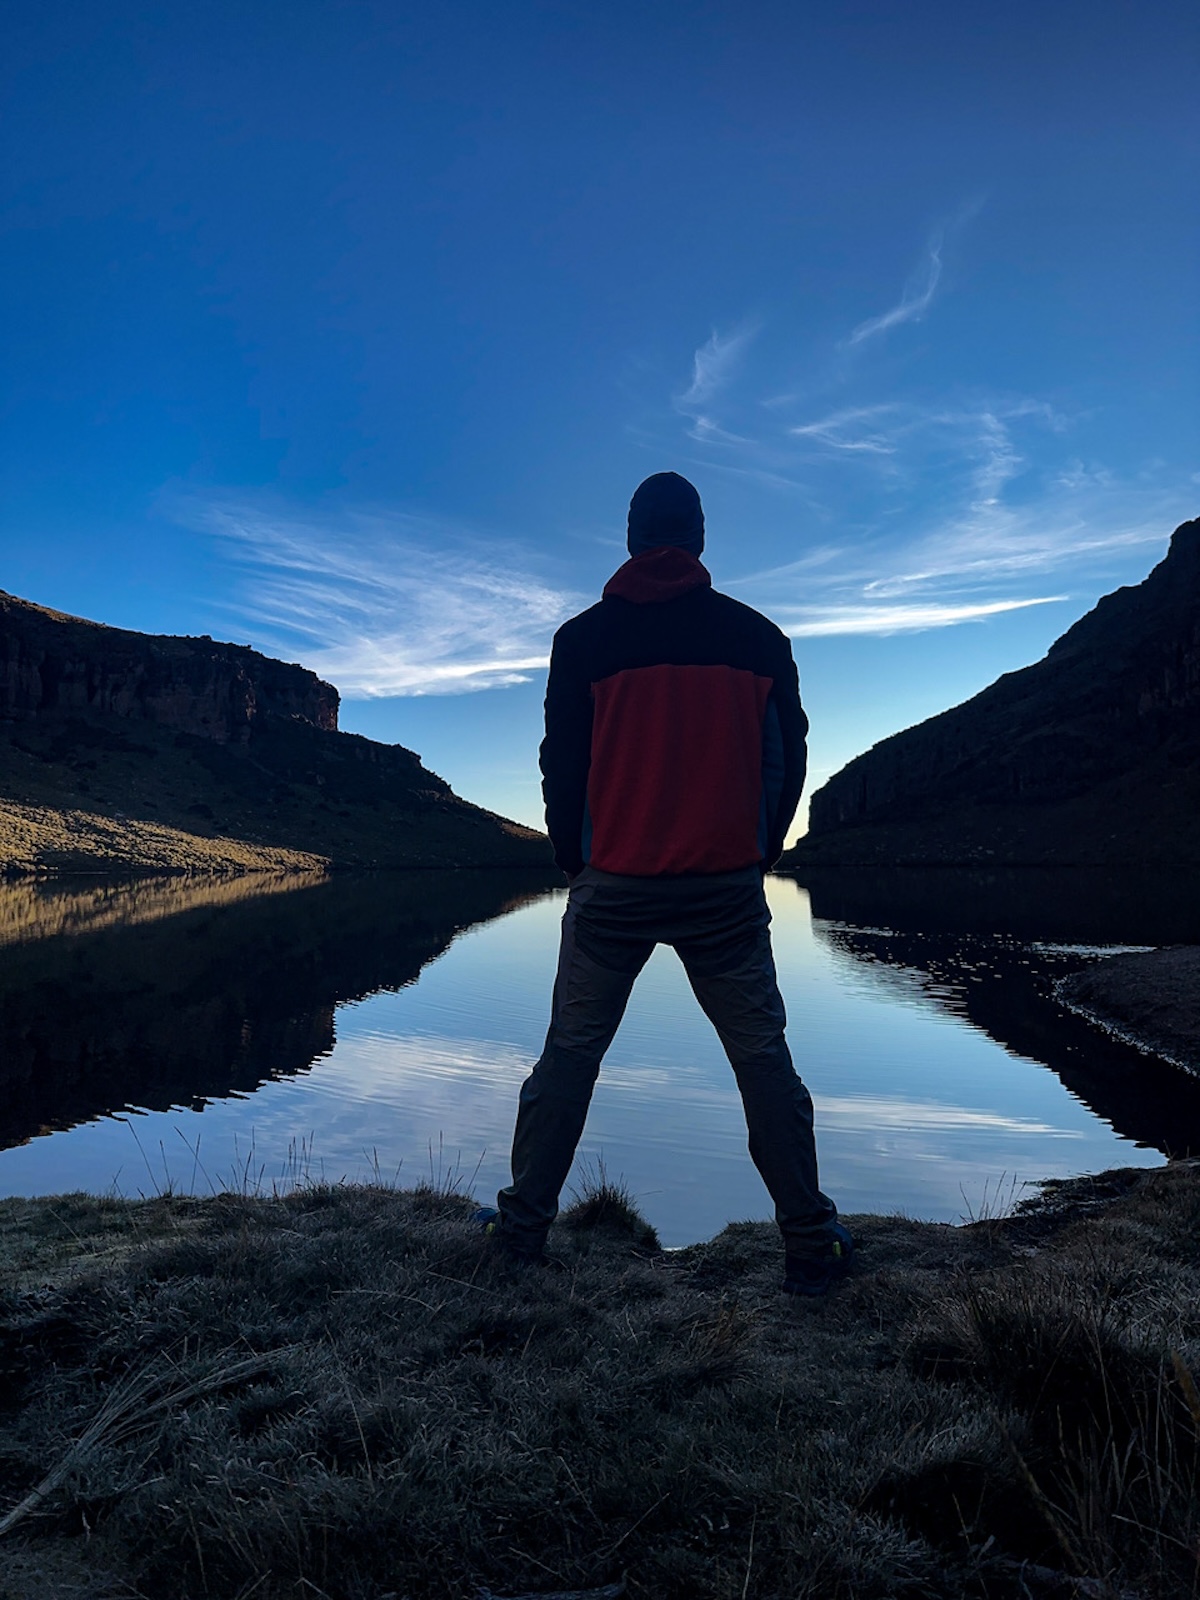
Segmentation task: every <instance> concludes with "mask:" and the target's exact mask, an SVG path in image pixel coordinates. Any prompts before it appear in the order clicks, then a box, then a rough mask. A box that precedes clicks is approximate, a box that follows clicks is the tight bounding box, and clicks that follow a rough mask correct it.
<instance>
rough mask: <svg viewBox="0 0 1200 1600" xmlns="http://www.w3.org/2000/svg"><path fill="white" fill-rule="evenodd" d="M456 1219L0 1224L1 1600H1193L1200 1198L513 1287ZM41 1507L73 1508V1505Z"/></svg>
mask: <svg viewBox="0 0 1200 1600" xmlns="http://www.w3.org/2000/svg"><path fill="white" fill-rule="evenodd" d="M469 1212H470V1204H469V1202H468V1201H467V1200H466V1199H464V1198H463V1197H462V1196H460V1195H456V1194H454V1193H450V1192H446V1190H445V1189H441V1190H438V1189H434V1188H424V1189H416V1190H412V1191H407V1192H401V1191H398V1190H393V1189H388V1188H384V1187H377V1188H368V1187H321V1186H303V1187H301V1188H299V1189H297V1190H296V1191H295V1192H294V1193H291V1194H287V1195H282V1196H278V1197H263V1196H258V1195H253V1194H250V1195H247V1194H228V1195H221V1196H217V1197H215V1198H212V1199H206V1200H194V1199H184V1198H179V1197H172V1196H163V1197H160V1198H158V1199H153V1200H148V1201H142V1202H125V1201H116V1200H112V1199H103V1200H100V1199H92V1198H88V1197H83V1196H68V1197H63V1198H60V1199H57V1200H45V1201H10V1202H6V1203H4V1204H3V1205H0V1248H2V1250H3V1259H4V1265H5V1272H4V1280H3V1281H4V1287H3V1298H2V1300H0V1406H2V1411H0V1517H2V1516H3V1515H4V1513H5V1512H8V1513H13V1512H15V1513H16V1517H15V1520H14V1521H13V1522H12V1525H11V1526H10V1527H9V1528H8V1530H7V1531H6V1532H5V1533H4V1534H3V1536H2V1539H0V1593H4V1594H5V1595H12V1596H14V1597H15V1596H30V1597H35V1596H46V1597H48V1596H51V1595H53V1596H64V1597H67V1596H74V1597H77V1600H84V1597H89V1600H98V1597H100V1596H117V1595H143V1596H147V1597H157V1596H166V1595H170V1596H172V1597H180V1600H186V1597H201V1596H208V1597H213V1600H225V1597H229V1600H234V1597H247V1600H248V1597H249V1596H251V1595H253V1596H255V1597H257V1600H279V1597H283V1596H288V1597H293V1596H295V1597H297V1600H298V1597H300V1596H313V1595H316V1596H321V1595H324V1596H327V1597H329V1600H365V1597H368V1596H370V1597H374V1600H383V1597H385V1596H389V1595H390V1596H394V1597H397V1600H399V1597H401V1596H409V1597H412V1600H424V1597H426V1596H436V1597H441V1596H446V1597H455V1600H459V1597H462V1600H468V1597H470V1600H473V1597H474V1596H476V1595H477V1594H478V1593H479V1592H480V1591H481V1590H488V1591H490V1592H491V1593H492V1594H493V1595H496V1596H508V1595H517V1594H520V1595H526V1594H529V1593H537V1594H545V1595H552V1594H556V1593H561V1592H562V1591H567V1590H579V1589H589V1588H599V1587H601V1586H604V1585H611V1584H620V1583H622V1582H624V1583H625V1585H626V1587H627V1593H628V1594H629V1595H631V1596H654V1597H656V1600H666V1597H675V1596H678V1597H680V1600H683V1597H685V1596H686V1597H689V1600H708V1597H712V1600H718V1597H722V1600H724V1597H728V1600H740V1597H747V1600H748V1597H750V1596H759V1597H775V1596H779V1597H784V1596H786V1597H797V1600H798V1597H803V1596H811V1597H814V1600H815V1597H822V1600H824V1597H830V1596H845V1597H854V1600H884V1597H893V1596H894V1597H900V1596H919V1595H920V1596H944V1597H946V1600H950V1597H954V1600H958V1597H960V1596H997V1597H999V1596H1004V1597H1010V1596H1011V1597H1013V1600H1016V1597H1018V1596H1025V1595H1031V1596H1039V1595H1045V1596H1052V1595H1066V1596H1074V1595H1079V1596H1109V1595H1112V1596H1116V1595H1119V1594H1122V1593H1135V1594H1137V1595H1139V1596H1143V1597H1152V1596H1160V1597H1163V1600H1165V1597H1168V1596H1170V1597H1172V1600H1174V1597H1177V1596H1183V1595H1191V1594H1195V1593H1197V1589H1198V1586H1197V1570H1196V1561H1197V1549H1198V1546H1197V1538H1198V1537H1200V1510H1198V1509H1197V1507H1198V1503H1200V1500H1198V1496H1197V1494H1196V1492H1195V1491H1196V1487H1197V1485H1196V1473H1197V1440H1198V1433H1200V1396H1198V1395H1197V1391H1196V1387H1195V1383H1194V1381H1193V1376H1192V1375H1193V1374H1197V1373H1200V1359H1198V1358H1200V1293H1198V1291H1200V1255H1198V1250H1197V1243H1196V1240H1197V1231H1198V1228H1197V1225H1198V1224H1200V1171H1198V1169H1197V1168H1196V1167H1193V1166H1192V1165H1190V1164H1188V1163H1177V1164H1174V1165H1172V1166H1170V1167H1167V1168H1165V1169H1157V1170H1154V1171H1149V1172H1144V1171H1137V1172H1126V1173H1119V1174H1109V1175H1107V1176H1106V1177H1104V1178H1102V1179H1083V1180H1079V1181H1077V1182H1075V1183H1071V1184H1059V1185H1053V1186H1049V1187H1048V1188H1047V1189H1046V1190H1045V1191H1044V1193H1043V1194H1042V1196H1040V1197H1039V1199H1038V1200H1037V1201H1035V1202H1034V1203H1033V1205H1032V1206H1022V1207H1018V1208H1017V1209H1016V1211H1015V1212H1014V1213H1013V1214H1012V1215H1010V1216H1006V1217H1003V1216H1002V1217H991V1218H988V1219H985V1220H983V1221H980V1222H977V1223H975V1224H973V1225H971V1226H968V1227H962V1228H953V1227H948V1226H942V1225H934V1224H923V1223H918V1222H914V1221H909V1220H905V1219H900V1218H880V1217H874V1218H869V1217H864V1218H855V1219H852V1226H853V1228H854V1231H855V1234H856V1236H857V1237H858V1239H859V1240H860V1246H861V1252H860V1260H859V1266H858V1270H857V1271H856V1272H855V1274H854V1275H853V1276H852V1277H851V1278H850V1279H849V1280H848V1281H847V1282H846V1283H845V1284H843V1285H842V1286H841V1287H840V1288H839V1289H838V1290H837V1291H836V1292H835V1293H834V1294H833V1295H832V1296H830V1298H829V1299H828V1300H826V1301H821V1302H815V1303H810V1302H801V1301H794V1300H789V1299H787V1298H785V1297H783V1296H782V1295H780V1293H779V1292H778V1280H779V1276H780V1272H779V1268H780V1264H781V1261H780V1247H779V1244H778V1240H777V1238H776V1236H775V1234H774V1231H773V1229H771V1228H770V1227H768V1226H767V1225H765V1224H760V1223H735V1224H732V1225H731V1226H729V1227H728V1228H726V1229H725V1230H724V1231H723V1232H722V1233H721V1234H719V1235H718V1236H717V1237H716V1238H715V1239H713V1240H712V1241H710V1242H709V1243H706V1244H702V1245H697V1246H694V1247H691V1248H689V1249H687V1250H682V1251H674V1252H663V1251H661V1250H659V1249H658V1247H657V1243H656V1240H655V1238H654V1235H653V1230H652V1229H651V1228H650V1227H649V1226H648V1224H647V1223H646V1222H645V1221H643V1219H641V1218H640V1217H638V1215H637V1213H636V1211H634V1210H632V1209H631V1207H630V1204H629V1201H628V1197H627V1196H624V1195H622V1194H621V1193H620V1192H619V1190H617V1189H613V1188H611V1187H608V1188H605V1187H604V1186H603V1185H601V1184H597V1185H594V1186H593V1187H592V1189H591V1191H590V1192H588V1193H585V1194H583V1195H581V1196H580V1197H579V1198H578V1200H577V1202H576V1203H575V1205H574V1206H573V1207H572V1208H571V1209H570V1210H569V1211H568V1212H567V1213H565V1215H564V1217H563V1218H562V1220H561V1222H560V1224H559V1225H558V1226H557V1227H556V1228H555V1230H554V1233H553V1235H552V1241H551V1257H552V1259H551V1262H550V1264H549V1265H548V1266H546V1267H545V1268H543V1269H540V1270H539V1269H532V1270H531V1269H523V1270H522V1269H515V1268H511V1267H507V1266H506V1265H505V1264H504V1262H503V1260H502V1259H498V1258H497V1256H496V1254H495V1252H494V1249H493V1248H492V1247H491V1246H490V1245H489V1244H488V1243H487V1242H486V1241H484V1240H483V1239H481V1238H480V1237H479V1236H478V1235H477V1234H476V1232H475V1230H474V1229H473V1227H472V1225H471V1223H470V1220H469ZM39 1489H44V1493H41V1494H39V1492H38V1491H39Z"/></svg>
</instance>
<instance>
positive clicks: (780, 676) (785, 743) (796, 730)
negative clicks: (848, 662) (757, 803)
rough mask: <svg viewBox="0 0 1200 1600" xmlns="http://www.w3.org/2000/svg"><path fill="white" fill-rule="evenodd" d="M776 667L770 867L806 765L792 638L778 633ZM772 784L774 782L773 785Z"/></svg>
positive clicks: (793, 809) (766, 860)
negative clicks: (777, 752) (777, 777)
mask: <svg viewBox="0 0 1200 1600" xmlns="http://www.w3.org/2000/svg"><path fill="white" fill-rule="evenodd" d="M781 646H782V648H781V652H780V663H779V668H778V670H777V671H776V673H775V674H774V678H775V682H774V687H773V688H772V690H771V696H770V699H771V704H772V706H773V708H774V711H775V715H776V717H777V719H778V728H779V738H780V743H781V746H782V751H781V754H782V764H783V772H782V778H781V781H780V782H779V784H778V787H777V798H776V797H775V796H772V799H773V802H774V803H773V805H772V807H771V816H770V818H769V820H768V827H767V849H766V855H765V858H764V861H763V867H764V869H765V870H769V869H770V868H771V867H773V866H774V865H775V863H776V862H777V861H778V860H779V858H780V856H781V855H782V854H783V841H784V839H785V838H786V836H787V831H788V829H789V828H790V827H791V825H792V819H793V818H794V817H795V815H796V807H797V806H798V805H799V804H800V795H801V793H802V792H803V789H804V775H805V772H806V771H807V768H808V718H807V717H806V716H805V714H804V708H803V706H802V705H801V704H800V678H799V674H798V673H797V671H796V662H795V660H794V658H793V656H792V646H791V641H790V640H789V639H788V638H787V636H786V635H782V636H781ZM772 787H773V788H775V787H776V786H775V785H772Z"/></svg>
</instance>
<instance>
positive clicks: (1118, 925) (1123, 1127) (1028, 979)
mask: <svg viewBox="0 0 1200 1600" xmlns="http://www.w3.org/2000/svg"><path fill="white" fill-rule="evenodd" d="M808 892H809V896H810V900H811V904H812V911H813V917H814V926H815V928H816V930H817V933H818V936H819V937H820V938H822V939H823V940H824V941H826V942H827V944H828V945H829V947H830V949H831V950H832V951H833V952H834V953H835V954H836V955H837V956H839V957H840V958H842V959H843V960H845V961H849V962H851V963H854V964H857V965H859V966H861V967H865V968H866V969H868V970H869V971H871V972H873V973H874V975H875V977H876V980H877V981H878V982H880V983H882V984H885V985H887V986H888V987H889V988H890V990H891V992H892V993H894V994H895V995H896V997H897V999H898V1000H901V1001H902V1000H904V999H905V998H908V999H910V1000H912V999H916V1000H918V1001H919V1003H921V1004H923V1005H933V1006H936V1007H938V1008H939V1009H941V1010H943V1011H945V1012H947V1013H948V1014H950V1015H952V1016H956V1017H963V1018H966V1019H967V1020H968V1021H970V1022H971V1023H972V1024H973V1025H974V1026H975V1027H977V1028H979V1029H980V1030H982V1031H983V1032H984V1033H986V1034H987V1035H988V1036H989V1037H990V1038H992V1039H995V1040H996V1042H997V1043H998V1044H1001V1045H1003V1046H1004V1048H1005V1049H1006V1050H1009V1051H1011V1052H1012V1053H1013V1054H1015V1055H1019V1056H1022V1057H1025V1058H1028V1059H1031V1060H1035V1061H1040V1062H1042V1063H1044V1064H1045V1065H1046V1066H1048V1067H1051V1068H1052V1069H1053V1070H1054V1071H1055V1072H1056V1073H1057V1074H1058V1076H1059V1078H1060V1079H1061V1080H1062V1082H1063V1083H1064V1084H1065V1085H1066V1087H1067V1088H1068V1089H1069V1090H1070V1091H1071V1092H1072V1093H1073V1094H1075V1095H1077V1096H1078V1097H1079V1098H1080V1099H1081V1100H1082V1101H1083V1102H1084V1103H1085V1104H1086V1105H1088V1106H1089V1107H1090V1108H1091V1109H1092V1110H1093V1111H1094V1112H1095V1113H1096V1115H1097V1116H1099V1117H1102V1118H1104V1120H1105V1121H1106V1122H1108V1123H1110V1124H1111V1125H1112V1127H1113V1128H1114V1129H1115V1130H1116V1131H1117V1132H1118V1133H1119V1134H1120V1135H1121V1136H1122V1137H1123V1138H1126V1139H1130V1140H1134V1141H1136V1142H1138V1143H1141V1144H1145V1145H1150V1146H1152V1147H1154V1148H1156V1149H1158V1150H1161V1151H1162V1152H1163V1154H1164V1155H1169V1156H1184V1155H1189V1154H1193V1153H1197V1152H1200V1082H1198V1081H1196V1080H1195V1079H1192V1078H1189V1077H1188V1076H1187V1075H1186V1074H1185V1073H1183V1072H1181V1071H1180V1070H1179V1069H1178V1068H1177V1067H1174V1066H1170V1065H1168V1064H1167V1063H1166V1062H1163V1061H1160V1060H1158V1059H1157V1058H1156V1057H1154V1056H1149V1055H1146V1054H1144V1053H1143V1052H1141V1051H1139V1050H1136V1049H1134V1048H1133V1047H1131V1046H1130V1045H1127V1044H1125V1043H1123V1042H1122V1041H1120V1040H1118V1039H1115V1038H1113V1037H1112V1036H1111V1035H1110V1034H1108V1033H1107V1032H1105V1031H1104V1030H1103V1029H1101V1028H1098V1027H1096V1026H1095V1025H1094V1024H1092V1023H1090V1022H1087V1021H1085V1020H1084V1019H1083V1018H1080V1017H1077V1016H1076V1015H1075V1014H1074V1013H1072V1012H1069V1011H1067V1010H1066V1009H1065V1008H1064V1007H1063V1006H1062V1005H1061V1004H1060V1003H1059V1002H1058V999H1057V997H1056V993H1055V990H1056V986H1057V984H1058V982H1059V981H1060V980H1061V979H1062V978H1064V977H1065V976H1066V975H1067V974H1068V973H1071V972H1076V971H1078V970H1079V968H1080V967H1082V966H1083V965H1085V964H1086V963H1087V962H1088V961H1089V960H1092V959H1094V958H1095V956H1096V955H1097V954H1098V953H1105V952H1111V951H1112V949H1113V948H1114V947H1120V946H1122V945H1129V946H1137V945H1142V944H1145V945H1157V944H1181V943H1195V942H1200V881H1197V880H1196V878H1195V876H1194V875H1192V876H1189V875H1188V874H1187V873H1174V874H1166V873H1161V872H1140V873H1136V874H1134V873H1130V874H1123V873H1121V872H1117V871H1111V870H1108V871H1105V870H1100V869H1089V868H1082V869H1081V868H1072V869H1070V870H1063V869H1058V870H1055V869H1050V868H1025V869H1010V870H1008V871H992V872H966V871H961V870H956V869H951V868H937V869H932V870H915V869H908V870H905V869H896V870H894V871H892V872H872V873H854V872H845V871H844V872H841V873H838V874H836V875H834V874H829V875H827V876H826V875H818V876H817V877H816V878H813V879H810V881H809V882H808ZM1097 947H1098V948H1097Z"/></svg>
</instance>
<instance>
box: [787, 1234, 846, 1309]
mask: <svg viewBox="0 0 1200 1600" xmlns="http://www.w3.org/2000/svg"><path fill="white" fill-rule="evenodd" d="M830 1234H831V1235H832V1238H831V1242H830V1245H829V1249H828V1250H827V1251H826V1252H825V1253H824V1254H823V1255H819V1256H801V1255H793V1254H792V1252H791V1251H790V1250H789V1251H788V1253H787V1256H786V1257H785V1259H784V1275H783V1283H782V1284H781V1286H780V1287H781V1288H782V1289H783V1292H784V1294H800V1295H806V1296H808V1297H809V1298H810V1299H816V1298H817V1297H818V1296H820V1295H823V1294H828V1293H829V1291H830V1289H832V1288H833V1286H834V1284H835V1283H837V1282H838V1281H839V1280H840V1279H842V1278H844V1277H845V1276H846V1274H847V1273H848V1272H849V1271H850V1263H851V1262H852V1261H853V1260H854V1240H853V1239H852V1238H851V1237H850V1233H849V1230H848V1229H847V1228H844V1227H843V1226H842V1224H841V1223H840V1222H835V1223H834V1224H833V1226H832V1227H831V1229H830Z"/></svg>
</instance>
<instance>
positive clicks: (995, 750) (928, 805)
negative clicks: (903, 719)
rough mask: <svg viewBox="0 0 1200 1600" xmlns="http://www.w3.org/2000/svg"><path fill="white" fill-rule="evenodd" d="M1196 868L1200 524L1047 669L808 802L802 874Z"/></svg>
mask: <svg viewBox="0 0 1200 1600" xmlns="http://www.w3.org/2000/svg"><path fill="white" fill-rule="evenodd" d="M985 861H995V862H997V863H1005V864H1019V863H1024V864H1030V865H1032V864H1047V863H1059V864H1066V863H1072V862H1074V863H1078V864H1081V865H1082V864H1105V863H1108V862H1116V861H1128V862H1145V863H1151V862H1158V863H1170V862H1186V863H1189V864H1192V863H1200V519H1196V520H1193V521H1190V522H1184V523H1182V524H1180V526H1179V527H1178V528H1177V529H1176V530H1175V532H1174V534H1173V536H1172V539H1171V544H1170V547H1169V549H1168V552H1167V555H1166V556H1165V557H1164V558H1163V560H1162V561H1161V562H1159V563H1158V565H1157V566H1156V567H1154V569H1153V570H1152V571H1151V572H1150V573H1149V575H1148V576H1147V577H1146V578H1145V579H1144V580H1143V581H1142V582H1141V583H1140V584H1135V585H1128V586H1125V587H1123V588H1120V589H1117V590H1115V591H1113V592H1112V593H1111V594H1108V595H1105V596H1104V597H1103V598H1102V599H1101V600H1099V601H1098V602H1097V604H1096V605H1095V606H1094V607H1093V608H1092V610H1091V611H1089V612H1087V613H1086V614H1085V615H1084V616H1083V617H1081V618H1079V620H1078V621H1077V622H1075V623H1074V624H1073V625H1072V626H1071V627H1070V628H1069V629H1068V630H1067V631H1066V632H1065V633H1064V634H1063V635H1062V636H1061V637H1060V638H1059V639H1057V640H1056V641H1055V643H1054V644H1053V645H1052V646H1051V647H1050V649H1049V650H1048V651H1047V653H1046V655H1045V656H1044V657H1043V658H1042V659H1041V660H1040V661H1037V662H1034V663H1032V664H1031V665H1029V666H1027V667H1022V668H1020V669H1018V670H1017V671H1014V672H1010V673H1005V674H1004V675H1003V676H1001V677H1000V678H998V679H997V680H996V682H995V683H993V684H990V685H989V686H988V687H987V688H986V689H984V690H982V691H981V692H980V693H979V694H977V695H974V696H972V697H971V699H969V700H967V701H964V702H963V703H962V704H961V705H958V706H953V707H951V708H950V709H948V710H947V711H944V712H941V713H940V714H939V715H937V716H935V717H930V718H928V719H927V720H926V721H924V722H922V723H918V724H917V725H916V726H915V727H912V728H908V729H905V730H904V731H903V732H900V733H896V734H893V735H891V737H890V738H887V739H884V740H881V741H880V743H879V744H876V745H874V746H872V747H871V749H869V750H867V751H864V752H863V754H862V755H860V756H857V757H855V759H854V760H853V761H850V762H848V763H847V765H846V766H845V767H843V768H842V769H841V771H840V772H837V773H835V774H834V776H833V777H832V778H830V779H829V780H828V782H827V783H825V784H824V785H823V786H822V788H820V789H819V790H818V791H817V792H816V793H815V794H814V795H813V797H812V803H811V810H810V824H809V833H808V835H807V836H806V837H805V838H804V839H802V840H800V842H799V843H798V844H797V845H796V846H795V847H794V848H793V849H792V850H791V851H789V852H788V853H787V854H786V855H785V857H784V858H783V861H782V863H781V865H782V866H783V868H784V869H785V870H788V869H797V868H800V867H802V866H803V865H805V864H808V863H811V864H833V863H844V864H847V865H849V864H857V865H869V864H882V863H884V862H894V863H901V862H903V863H908V864H921V863H931V864H933V863H936V864H974V863H979V862H985Z"/></svg>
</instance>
